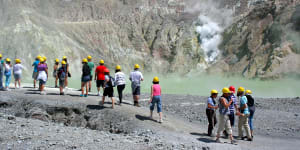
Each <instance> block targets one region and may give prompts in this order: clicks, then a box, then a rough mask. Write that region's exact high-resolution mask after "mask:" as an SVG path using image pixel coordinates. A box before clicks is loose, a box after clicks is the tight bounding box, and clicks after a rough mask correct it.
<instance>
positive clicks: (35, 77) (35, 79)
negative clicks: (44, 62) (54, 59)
mask: <svg viewBox="0 0 300 150" xmlns="http://www.w3.org/2000/svg"><path fill="white" fill-rule="evenodd" d="M41 58H42V57H41V56H40V55H38V56H37V57H36V58H35V61H34V62H33V64H32V66H33V73H32V79H33V88H36V81H37V77H38V75H39V73H38V70H37V67H38V65H39V63H40V59H41Z"/></svg>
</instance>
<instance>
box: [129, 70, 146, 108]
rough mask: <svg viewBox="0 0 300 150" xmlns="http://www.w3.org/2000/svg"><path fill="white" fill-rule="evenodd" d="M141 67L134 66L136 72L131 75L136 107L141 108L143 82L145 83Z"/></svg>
mask: <svg viewBox="0 0 300 150" xmlns="http://www.w3.org/2000/svg"><path fill="white" fill-rule="evenodd" d="M139 69H140V66H139V65H138V64H135V65H134V71H132V72H131V73H130V77H129V80H130V81H131V89H132V95H133V101H134V106H137V107H140V105H139V99H140V95H141V81H144V77H143V74H142V73H141V72H140V71H139Z"/></svg>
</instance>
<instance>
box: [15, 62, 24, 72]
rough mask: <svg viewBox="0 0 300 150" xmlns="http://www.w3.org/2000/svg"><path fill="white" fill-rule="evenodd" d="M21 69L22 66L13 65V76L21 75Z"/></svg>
mask: <svg viewBox="0 0 300 150" xmlns="http://www.w3.org/2000/svg"><path fill="white" fill-rule="evenodd" d="M22 69H23V65H21V64H15V65H14V68H13V71H14V74H22Z"/></svg>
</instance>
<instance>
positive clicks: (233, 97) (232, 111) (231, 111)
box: [229, 94, 236, 114]
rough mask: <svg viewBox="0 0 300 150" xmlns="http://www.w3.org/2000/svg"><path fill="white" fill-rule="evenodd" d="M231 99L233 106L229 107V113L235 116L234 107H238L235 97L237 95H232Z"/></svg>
mask: <svg viewBox="0 0 300 150" xmlns="http://www.w3.org/2000/svg"><path fill="white" fill-rule="evenodd" d="M230 99H232V103H231V105H230V106H229V111H230V114H234V110H235V107H234V105H236V97H235V95H234V94H232V95H231V96H230ZM230 99H229V100H230Z"/></svg>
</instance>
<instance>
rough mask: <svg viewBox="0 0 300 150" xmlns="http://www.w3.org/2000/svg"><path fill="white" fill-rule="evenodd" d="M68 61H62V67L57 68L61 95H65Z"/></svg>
mask: <svg viewBox="0 0 300 150" xmlns="http://www.w3.org/2000/svg"><path fill="white" fill-rule="evenodd" d="M66 64H67V63H66V62H65V61H62V62H61V67H60V68H59V69H58V70H57V78H58V80H59V92H60V95H64V94H65V93H64V88H65V79H66V75H67V69H66Z"/></svg>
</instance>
